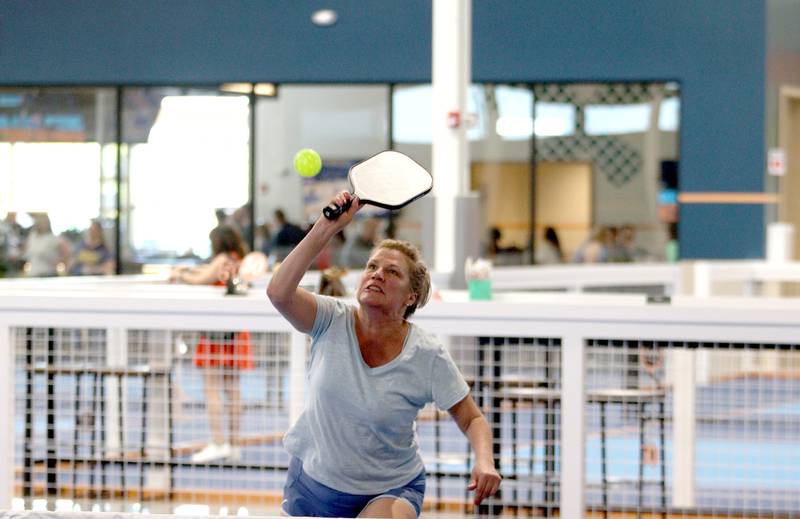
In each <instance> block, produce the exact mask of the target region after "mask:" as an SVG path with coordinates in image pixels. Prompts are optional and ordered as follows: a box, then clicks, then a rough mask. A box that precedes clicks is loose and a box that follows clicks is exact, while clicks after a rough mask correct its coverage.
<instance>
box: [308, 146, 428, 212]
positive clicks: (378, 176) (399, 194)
mask: <svg viewBox="0 0 800 519" xmlns="http://www.w3.org/2000/svg"><path fill="white" fill-rule="evenodd" d="M347 177H348V179H349V180H350V185H351V186H352V188H353V194H354V195H356V196H357V197H358V198H359V199H360V200H361V202H362V203H365V204H370V205H376V206H378V207H383V208H384V209H400V208H401V207H404V206H406V205H408V204H410V203H411V202H413V201H414V200H416V199H417V198H420V197H421V196H424V195H425V194H427V193H428V192H430V190H431V189H432V188H433V177H432V176H431V174H430V173H428V172H427V171H426V170H425V168H423V167H422V166H420V165H419V164H417V163H416V162H415V161H414V160H413V159H412V158H410V157H409V156H407V155H404V154H402V153H400V152H399V151H391V150H389V151H382V152H380V153H378V154H377V155H373V156H372V157H370V158H368V159H367V160H364V161H362V162H359V163H358V164H356V165H354V166H353V167H351V168H350V172H349V173H348V175H347ZM349 207H350V205H349V204H346V206H345V207H339V206H337V205H335V204H331V205H329V206H327V207H326V208H325V209H323V210H322V213H323V214H324V215H325V217H326V218H327V219H328V220H335V219H336V218H338V217H339V215H340V214H342V212H344V211H347V209H348V208H349Z"/></svg>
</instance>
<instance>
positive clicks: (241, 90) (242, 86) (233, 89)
mask: <svg viewBox="0 0 800 519" xmlns="http://www.w3.org/2000/svg"><path fill="white" fill-rule="evenodd" d="M219 89H220V91H222V92H229V93H231V94H249V93H250V92H252V91H253V85H252V83H224V84H222V85H220V86H219Z"/></svg>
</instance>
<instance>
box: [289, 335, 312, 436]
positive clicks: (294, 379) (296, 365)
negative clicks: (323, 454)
mask: <svg viewBox="0 0 800 519" xmlns="http://www.w3.org/2000/svg"><path fill="white" fill-rule="evenodd" d="M289 337H290V338H289V425H290V426H291V425H294V424H295V423H296V422H297V419H298V418H300V414H301V413H302V412H303V408H304V407H305V399H306V398H305V397H306V395H305V393H306V357H307V355H306V348H307V347H308V339H307V338H306V335H305V334H303V333H300V332H295V331H293V332H291V333H290V334H289Z"/></svg>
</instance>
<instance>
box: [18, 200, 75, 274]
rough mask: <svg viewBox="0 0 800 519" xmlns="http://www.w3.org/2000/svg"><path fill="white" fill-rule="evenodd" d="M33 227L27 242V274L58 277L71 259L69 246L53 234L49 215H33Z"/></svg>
mask: <svg viewBox="0 0 800 519" xmlns="http://www.w3.org/2000/svg"><path fill="white" fill-rule="evenodd" d="M31 216H32V217H33V222H34V223H33V227H32V228H31V230H30V232H29V233H28V238H27V239H26V240H25V251H24V252H23V257H24V258H25V261H26V262H27V263H26V266H25V273H26V275H27V276H30V277H46V276H57V275H58V274H59V265H61V268H62V269H63V268H64V263H65V262H66V260H67V258H68V257H69V245H68V244H67V242H66V241H64V240H63V239H62V238H60V237H58V236H56V235H54V234H53V229H52V227H51V225H50V217H49V216H47V213H33V214H31Z"/></svg>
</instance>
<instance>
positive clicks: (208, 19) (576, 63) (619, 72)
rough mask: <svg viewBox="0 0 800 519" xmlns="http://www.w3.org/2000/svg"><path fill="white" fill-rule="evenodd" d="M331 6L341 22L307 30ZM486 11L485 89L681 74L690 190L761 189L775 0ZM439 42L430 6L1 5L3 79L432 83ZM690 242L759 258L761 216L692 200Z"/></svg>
mask: <svg viewBox="0 0 800 519" xmlns="http://www.w3.org/2000/svg"><path fill="white" fill-rule="evenodd" d="M322 7H333V8H335V9H336V10H337V11H338V12H339V15H340V17H339V22H338V23H337V25H336V26H334V27H332V28H328V29H323V28H317V27H314V26H313V25H311V24H310V23H309V21H308V20H309V16H310V14H311V12H312V11H313V10H314V9H318V8H322ZM473 15H474V16H473V20H474V21H473V78H474V80H476V81H573V80H574V81H594V80H610V81H624V80H637V81H639V80H671V81H678V82H679V83H680V84H681V94H682V114H681V124H682V128H681V146H680V165H681V173H680V182H681V185H680V188H681V190H682V191H762V190H763V187H764V174H763V172H764V138H765V137H764V109H765V108H764V106H765V101H764V66H765V45H766V35H765V24H766V21H765V16H766V14H765V5H764V2H763V1H761V0H536V1H527V0H518V1H511V0H508V1H502V0H473ZM430 45H431V4H430V1H423V0H331V1H328V2H321V1H310V0H284V1H269V0H226V1H211V0H169V1H160V0H159V1H156V0H135V1H123V0H82V1H80V2H64V1H63V0H38V1H36V2H30V1H29V0H6V1H5V2H3V3H2V4H0V84H6V85H21V84H65V85H75V84H93V85H96V84H216V83H220V82H225V81H273V82H279V83H281V82H283V83H291V82H344V83H347V82H353V83H356V82H419V81H430V74H431V72H430V68H431V50H430ZM708 236H713V237H714V239H713V240H711V239H706V237H708ZM680 239H681V244H682V245H681V254H682V255H683V257H692V258H735V257H761V256H762V255H763V249H764V210H763V208H762V207H760V206H746V207H743V206H735V205H716V206H704V207H692V206H685V207H683V208H682V214H681V226H680ZM723 244H724V245H723Z"/></svg>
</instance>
